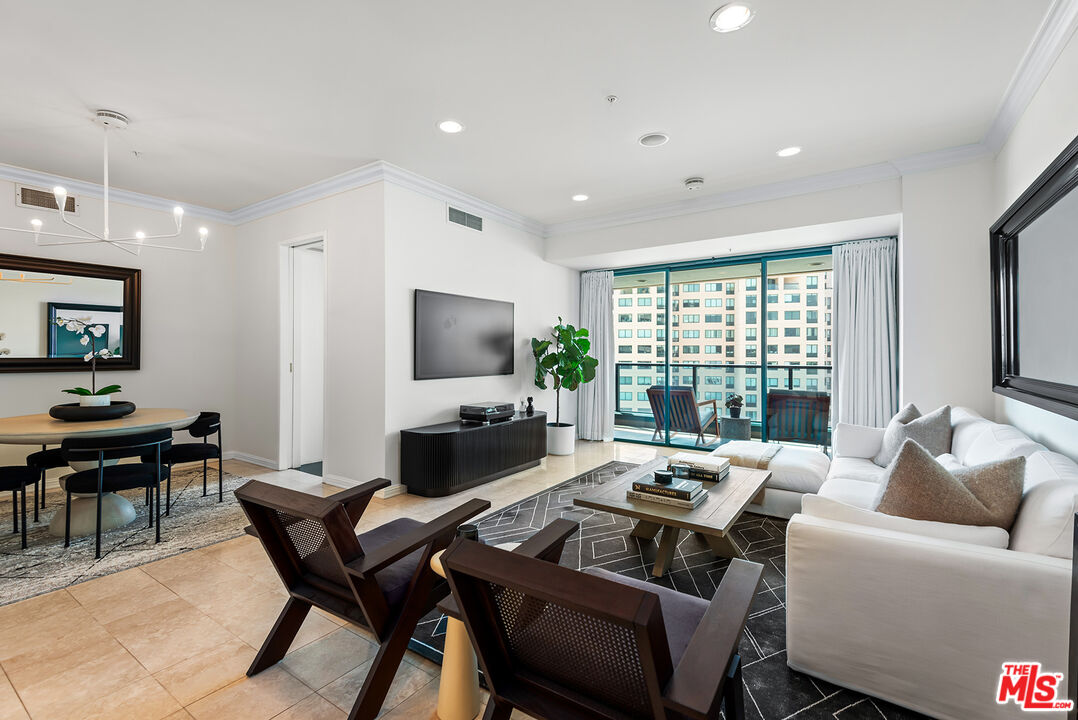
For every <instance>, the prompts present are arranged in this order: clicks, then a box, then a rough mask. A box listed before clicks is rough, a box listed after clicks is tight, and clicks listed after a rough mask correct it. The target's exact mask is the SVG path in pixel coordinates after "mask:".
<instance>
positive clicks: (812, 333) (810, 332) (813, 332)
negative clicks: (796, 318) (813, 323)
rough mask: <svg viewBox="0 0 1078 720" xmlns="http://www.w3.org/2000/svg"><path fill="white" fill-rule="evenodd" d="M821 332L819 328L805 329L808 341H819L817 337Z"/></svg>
mask: <svg viewBox="0 0 1078 720" xmlns="http://www.w3.org/2000/svg"><path fill="white" fill-rule="evenodd" d="M819 332H820V331H819V329H818V328H814V327H810V328H805V339H806V340H818V339H819V338H818V337H817V335H818V334H819Z"/></svg>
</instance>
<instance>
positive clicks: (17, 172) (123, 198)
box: [0, 164, 235, 225]
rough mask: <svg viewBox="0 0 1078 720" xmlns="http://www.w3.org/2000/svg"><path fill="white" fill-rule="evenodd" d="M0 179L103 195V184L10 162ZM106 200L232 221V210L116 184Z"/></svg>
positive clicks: (99, 196)
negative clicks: (177, 210)
mask: <svg viewBox="0 0 1078 720" xmlns="http://www.w3.org/2000/svg"><path fill="white" fill-rule="evenodd" d="M0 180H7V181H9V182H13V183H18V184H20V185H33V186H35V187H39V188H45V189H50V188H53V187H56V186H57V185H62V186H63V187H64V189H66V190H67V192H68V193H69V194H71V195H83V196H86V197H92V198H97V199H99V200H101V199H104V197H105V189H104V186H102V185H99V184H98V183H92V182H86V181H85V180H76V179H75V178H69V177H64V176H62V175H53V174H51V173H43V172H38V171H37V170H29V169H27V168H21V167H16V166H14V165H4V164H0ZM109 200H114V201H116V202H118V203H122V204H124V205H133V206H134V207H141V208H146V209H147V210H159V211H161V212H165V213H168V214H169V215H171V214H172V208H174V207H176V206H177V205H183V209H184V213H185V214H186V215H188V216H189V217H190V216H193V217H199V218H202V219H203V220H212V221H214V222H219V223H223V224H226V225H234V224H235V223H233V222H232V219H231V216H232V213H229V212H226V211H224V210H215V209H214V208H208V207H202V206H200V205H190V204H188V203H177V202H176V201H175V200H169V199H167V198H162V197H157V196H156V195H146V194H144V193H138V192H134V191H132V190H122V189H120V188H114V187H110V188H109Z"/></svg>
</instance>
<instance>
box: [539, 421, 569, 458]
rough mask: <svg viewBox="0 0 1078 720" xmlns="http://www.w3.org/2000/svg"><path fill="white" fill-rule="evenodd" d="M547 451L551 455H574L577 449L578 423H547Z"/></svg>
mask: <svg viewBox="0 0 1078 720" xmlns="http://www.w3.org/2000/svg"><path fill="white" fill-rule="evenodd" d="M546 451H547V454H549V455H572V454H573V452H575V451H576V425H570V424H568V423H562V424H561V425H556V424H554V423H547V424H546Z"/></svg>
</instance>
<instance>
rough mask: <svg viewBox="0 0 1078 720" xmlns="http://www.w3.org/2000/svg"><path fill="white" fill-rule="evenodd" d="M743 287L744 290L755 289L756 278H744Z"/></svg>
mask: <svg viewBox="0 0 1078 720" xmlns="http://www.w3.org/2000/svg"><path fill="white" fill-rule="evenodd" d="M745 289H746V290H755V289H756V278H748V279H747V280H745Z"/></svg>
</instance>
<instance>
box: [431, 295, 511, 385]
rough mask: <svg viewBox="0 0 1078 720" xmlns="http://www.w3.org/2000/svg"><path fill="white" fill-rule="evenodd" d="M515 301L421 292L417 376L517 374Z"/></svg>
mask: <svg viewBox="0 0 1078 720" xmlns="http://www.w3.org/2000/svg"><path fill="white" fill-rule="evenodd" d="M513 343H514V340H513V303H511V302H504V301H501V300H484V299H483V298H476V297H467V296H464V295H450V294H449V293H440V292H433V291H430V290H416V291H415V365H414V377H415V379H416V380H434V379H436V378H456V377H477V376H481V375H512V374H513Z"/></svg>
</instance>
